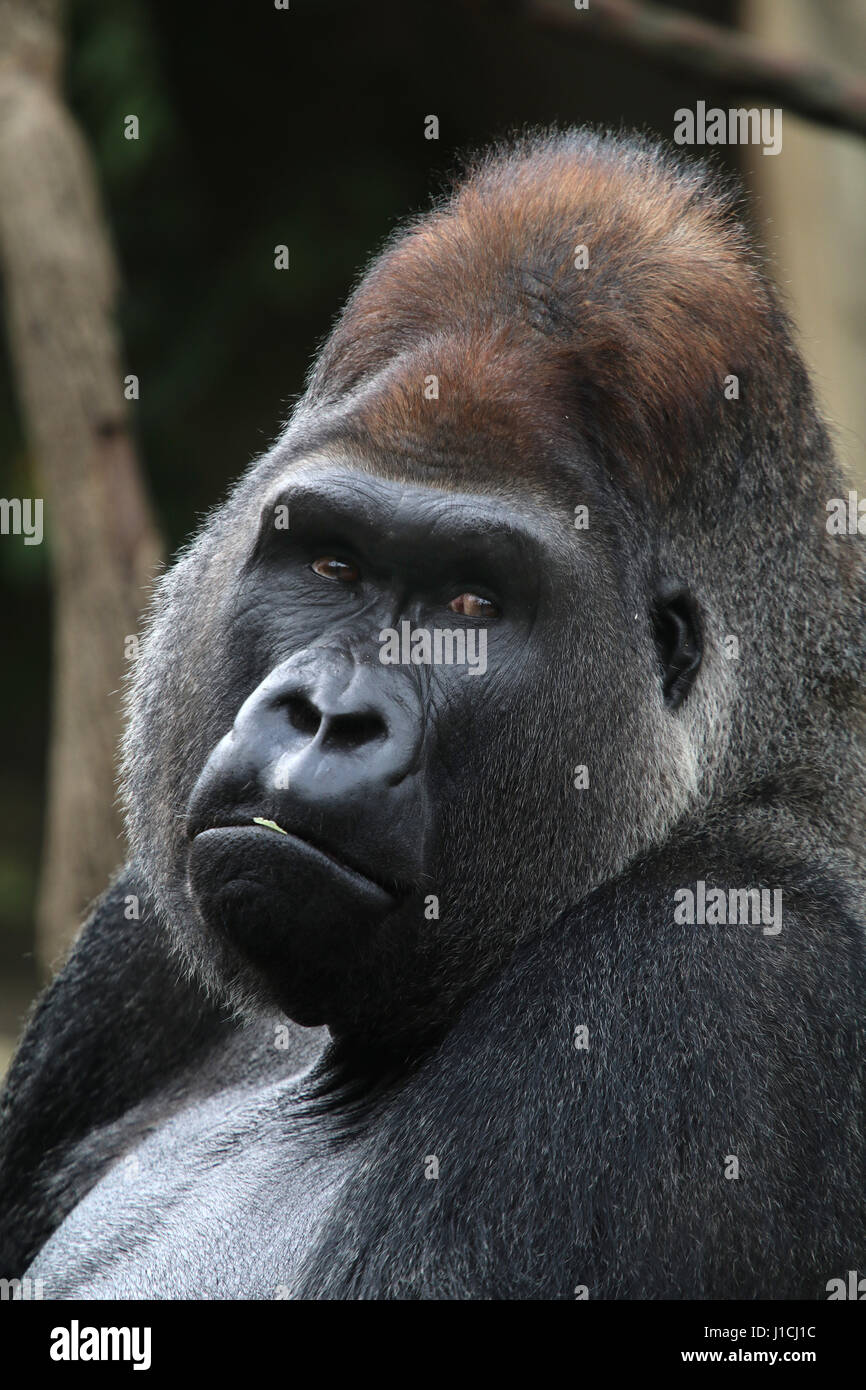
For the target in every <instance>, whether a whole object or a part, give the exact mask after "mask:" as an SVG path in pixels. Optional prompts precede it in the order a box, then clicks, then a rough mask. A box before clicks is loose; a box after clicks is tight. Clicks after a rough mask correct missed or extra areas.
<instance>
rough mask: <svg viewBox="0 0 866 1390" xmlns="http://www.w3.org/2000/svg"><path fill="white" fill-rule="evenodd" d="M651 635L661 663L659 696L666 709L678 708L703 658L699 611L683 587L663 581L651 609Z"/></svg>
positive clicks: (673, 581)
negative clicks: (662, 698)
mask: <svg viewBox="0 0 866 1390" xmlns="http://www.w3.org/2000/svg"><path fill="white" fill-rule="evenodd" d="M652 621H653V633H654V636H655V641H656V647H657V648H658V653H659V658H660V660H661V664H662V693H663V695H664V701H665V704H666V705H667V707H668V709H670V710H675V709H679V707H680V705H681V704H682V703H683V701H684V700H685V698H686V696H687V695H688V693H689V691H690V690H691V688H692V686H693V684H694V682H695V677H696V676H697V674H698V669H699V667H700V664H701V657H702V656H703V643H702V641H701V624H700V612H699V609H698V605H697V603H696V602H695V600H694V598H693V597H692V594H691V592H690V591H689V589H687V588H686V586H685V584H681V583H680V582H679V581H678V580H674V579H662V580H660V581H659V583H658V585H657V587H656V593H655V600H654V602H653V608H652Z"/></svg>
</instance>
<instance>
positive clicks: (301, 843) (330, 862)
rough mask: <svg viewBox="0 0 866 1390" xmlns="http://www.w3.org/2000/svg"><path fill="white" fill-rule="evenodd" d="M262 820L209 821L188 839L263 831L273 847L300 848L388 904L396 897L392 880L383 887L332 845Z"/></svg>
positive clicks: (357, 886)
mask: <svg viewBox="0 0 866 1390" xmlns="http://www.w3.org/2000/svg"><path fill="white" fill-rule="evenodd" d="M263 820H264V818H263V817H258V818H257V819H252V818H251V819H250V820H243V821H233V822H226V823H225V824H223V825H209V826H206V827H204V828H202V829H201V830H197V831H195V832H194V834H193V836H192V839H193V840H199V839H201V838H202V837H203V836H210V835H237V834H241V833H243V832H247V833H249V834H255V835H256V837H257V838H261V836H263V835H264V834H267V835H268V836H269V837H270V840H271V843H272V844H273V845H274V847H275V849H277V850H282V851H285V850H287V849H289V847H292V846H293V847H295V848H296V849H297V848H300V849H301V850H303V851H304V852H305V853H306V854H308V855H309V856H310V857H311V858H313V859H317V860H319V861H320V862H322V863H324V864H326V865H327V867H328V868H329V869H330V870H332V871H336V873H338V874H339V875H340V876H341V877H342V878H344V879H348V880H350V881H351V882H352V883H353V885H354V886H355V887H356V888H360V889H362V891H363V892H365V893H366V894H369V893H370V890H371V889H373V890H374V891H375V892H376V893H377V894H378V895H379V896H380V897H383V898H387V899H388V904H389V905H393V904H394V902H395V901H396V894H397V886H396V884H395V885H394V886H393V887H392V888H389V887H386V885H385V884H384V883H381V882H380V881H379V880H378V879H376V878H374V877H373V876H372V875H371V874H369V873H368V872H367V871H366V870H365V869H361V868H359V867H358V866H357V865H355V864H353V863H350V862H349V861H348V860H346V859H344V858H343V857H342V856H340V855H338V854H336V853H335V852H334V851H333V850H332V849H329V848H326V847H325V846H324V845H322V844H320V843H319V842H317V841H316V840H312V839H310V838H309V837H308V836H307V835H302V834H298V833H297V832H295V831H292V830H285V829H284V828H283V827H282V826H279V825H277V822H276V821H267V822H265V823H264V824H263ZM277 832H278V833H277Z"/></svg>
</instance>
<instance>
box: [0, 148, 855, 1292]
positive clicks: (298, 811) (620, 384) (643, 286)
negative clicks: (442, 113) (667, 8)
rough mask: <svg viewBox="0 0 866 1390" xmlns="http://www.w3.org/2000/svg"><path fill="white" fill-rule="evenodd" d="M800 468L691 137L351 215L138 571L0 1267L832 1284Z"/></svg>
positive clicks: (840, 666) (849, 1199) (838, 1071)
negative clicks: (262, 373) (225, 488)
mask: <svg viewBox="0 0 866 1390" xmlns="http://www.w3.org/2000/svg"><path fill="white" fill-rule="evenodd" d="M844 496H846V484H845V483H844V482H843V480H842V479H841V477H840V475H839V473H838V472H837V469H836V466H835V464H834V461H833V458H832V451H831V448H830V444H829V442H828V437H827V433H826V430H825V427H824V425H823V424H822V422H821V420H820V418H819V416H818V414H817V412H816V409H815V406H814V403H813V399H812V395H811V391H810V387H809V383H808V380H807V378H806V375H805V372H804V368H803V366H802V363H801V360H800V358H799V356H798V354H797V352H796V350H795V348H794V346H793V342H792V337H791V332H790V329H789V326H788V324H787V322H786V319H785V317H784V315H783V313H782V312H781V310H780V308H779V306H778V304H777V302H776V300H775V298H774V295H773V292H772V290H771V289H770V287H769V285H768V282H767V280H766V278H765V276H764V274H763V272H762V270H761V268H760V266H759V264H758V262H757V259H756V257H755V256H754V254H753V253H752V251H751V250H750V249H749V246H748V244H747V241H746V238H745V236H744V233H743V231H742V230H741V228H740V226H739V224H738V223H737V221H736V218H735V217H734V214H733V211H732V207H731V200H730V198H729V196H728V195H727V194H726V193H725V192H724V191H720V190H719V189H718V188H716V187H715V186H714V184H713V183H712V182H711V181H710V180H709V179H708V177H707V176H706V174H705V173H704V172H703V171H701V170H700V169H697V168H696V167H695V166H693V165H689V164H685V163H680V162H677V161H674V160H672V159H671V158H669V157H668V156H666V155H665V154H663V153H662V152H660V151H659V150H658V149H656V148H654V147H653V146H651V145H649V144H647V143H645V142H642V141H640V140H620V139H614V138H612V137H600V136H596V135H593V134H589V133H586V132H573V133H569V134H564V135H559V134H554V135H549V136H543V137H537V138H531V139H527V140H525V141H521V142H518V143H516V144H515V145H512V146H509V147H508V148H505V149H501V150H497V151H494V152H493V153H492V154H490V155H489V156H488V157H486V158H485V159H483V160H481V161H480V162H479V163H478V164H477V165H476V166H475V167H474V168H473V169H472V170H471V172H470V173H469V175H468V177H467V178H466V179H465V180H464V181H463V182H462V183H461V184H460V185H459V186H458V187H457V188H456V190H455V191H454V193H453V194H452V196H451V197H450V198H449V199H447V200H446V201H444V202H443V203H442V204H441V205H440V206H438V207H437V208H436V209H435V210H434V211H433V212H432V213H431V214H430V215H429V216H426V217H424V218H421V219H419V220H418V221H416V222H415V223H413V224H412V225H410V226H409V227H408V228H407V229H405V230H403V231H402V232H401V233H400V234H399V235H398V236H396V237H395V238H394V239H393V240H392V242H391V243H390V244H389V245H388V246H387V247H386V249H385V250H384V252H383V253H382V254H381V255H380V256H379V258H378V259H377V260H376V261H375V262H374V263H373V265H372V267H371V268H370V269H369V270H368V272H367V274H366V275H365V276H364V278H363V279H362V280H361V282H360V284H359V286H358V288H357V289H356V290H355V292H354V293H353V295H352V296H351V298H350V300H349V303H348V305H347V307H346V309H345V310H344V312H343V314H342V316H341V317H340V319H339V320H338V322H337V324H336V326H335V328H334V330H333V332H332V334H331V336H330V338H329V340H328V342H327V343H326V345H325V347H324V349H323V351H322V353H321V355H320V357H319V359H318V362H317V363H316V365H315V367H314V369H313V371H312V374H311V377H310V380H309V383H308V387H307V391H306V394H305V395H304V397H303V399H302V400H301V402H300V404H299V405H298V407H297V409H296V410H295V412H294V413H293V415H292V418H291V420H290V421H289V423H288V424H287V426H286V428H285V430H284V432H283V433H282V434H281V436H280V437H279V439H278V440H277V442H276V443H275V445H274V446H273V448H272V449H271V450H270V451H269V452H268V453H267V454H266V455H265V457H263V458H262V459H260V460H258V461H257V462H256V463H255V464H253V466H252V467H251V468H250V469H249V471H248V472H247V473H246V474H245V476H244V477H243V478H242V479H241V481H240V482H239V483H238V485H237V487H236V488H235V490H234V491H233V493H232V495H231V496H230V498H229V499H228V501H227V502H226V503H225V504H224V505H223V506H222V507H220V508H219V509H218V510H217V511H216V512H215V513H214V514H213V515H212V516H211V518H210V519H209V520H208V522H207V524H206V525H205V526H204V528H203V530H202V531H201V532H200V534H199V535H198V537H197V538H196V540H195V541H194V542H193V543H192V544H191V545H190V547H189V548H188V549H187V550H186V552H185V553H184V554H183V555H182V556H181V558H180V559H179V560H178V561H177V563H176V564H175V566H174V568H173V569H172V570H171V571H170V572H169V573H168V574H167V576H166V577H165V578H164V580H163V581H162V582H161V584H160V585H159V588H158V591H157V594H156V597H155V600H154V604H153V610H152V617H151V621H150V626H149V631H148V634H147V638H146V641H145V644H144V650H143V655H142V657H141V659H140V662H139V663H138V669H137V672H136V676H135V680H134V683H133V687H132V690H131V692H130V699H129V718H128V731H127V735H126V743H125V771H124V789H125V799H126V807H127V817H128V827H129V834H130V844H131V850H132V853H131V860H130V863H129V865H128V866H127V869H126V870H125V872H124V876H123V877H122V878H121V879H120V880H119V882H118V883H117V884H116V885H115V886H114V888H113V889H112V890H110V891H109V893H108V895H107V896H106V897H105V899H103V901H102V902H101V904H100V905H99V906H98V907H97V909H96V912H95V914H94V917H93V918H92V919H91V921H90V923H89V924H88V926H87V927H86V928H85V930H84V932H83V934H82V935H81V937H80V938H79V941H78V943H77V945H76V947H75V949H74V951H73V953H72V956H71V958H70V961H69V963H68V964H67V966H66V968H65V970H64V971H63V972H62V974H61V975H60V976H59V977H58V979H57V980H56V981H55V982H54V984H53V985H52V986H51V988H50V990H49V991H48V992H47V994H46V995H45V996H44V998H43V999H42V1001H41V1003H40V1005H39V1007H38V1009H37V1011H36V1013H35V1016H34V1019H33V1020H32V1022H31V1025H30V1029H29V1031H28V1033H27V1034H26V1036H25V1039H24V1042H23V1043H22V1046H21V1048H20V1050H19V1054H18V1057H17V1059H16V1062H15V1064H14V1065H13V1068H12V1072H11V1075H10V1079H9V1083H8V1086H7V1092H6V1097H5V1112H6V1118H5V1123H4V1127H3V1139H2V1149H0V1160H2V1168H0V1197H2V1202H3V1212H4V1217H3V1226H4V1242H3V1246H2V1260H3V1265H4V1268H3V1270H2V1272H3V1273H4V1274H6V1275H7V1276H11V1275H13V1274H17V1273H20V1272H22V1271H23V1270H24V1269H25V1268H29V1271H30V1273H31V1274H33V1275H34V1276H41V1277H42V1278H43V1279H44V1280H45V1292H46V1295H47V1296H52V1297H78V1296H88V1295H91V1296H112V1295H120V1296H125V1297H126V1296H128V1297H186V1298H197V1297H228V1298H245V1297H262V1298H268V1297H297V1298H340V1297H365V1298H388V1297H410V1298H490V1297H495V1298H554V1299H556V1298H573V1297H575V1295H576V1291H577V1294H578V1296H580V1294H583V1293H585V1294H586V1295H588V1296H589V1297H591V1298H710V1297H722V1298H732V1297H747V1298H792V1297H803V1296H804V1297H810V1298H818V1297H826V1290H827V1287H828V1283H829V1281H831V1280H833V1279H836V1278H838V1277H840V1276H843V1275H844V1274H845V1271H847V1270H849V1269H856V1268H860V1269H863V1268H864V1267H866V1248H864V1238H866V1219H864V1217H866V1212H864V1190H866V1189H864V1143H866V1140H864V1112H863V1101H864V1074H863V1067H864V1037H863V1026H864V1025H863V1002H864V982H866V962H864V903H863V889H864V881H863V880H864V874H863V855H862V845H863V839H862V836H863V814H862V788H863V785H864V770H866V769H864V746H863V690H862V670H863V658H864V635H863V634H864V623H863V618H864V568H863V557H862V550H861V541H860V538H859V537H858V536H857V535H856V534H855V535H849V534H847V532H846V533H845V534H840V535H837V534H833V533H832V529H828V526H827V524H826V523H827V513H828V503H832V500H833V499H834V498H841V497H844ZM130 903H132V904H138V905H139V908H138V919H137V920H136V919H135V913H134V911H133V912H132V913H131V912H130V907H129V905H130ZM130 916H131V917H132V920H128V919H129V918H130ZM25 1175H26V1176H25Z"/></svg>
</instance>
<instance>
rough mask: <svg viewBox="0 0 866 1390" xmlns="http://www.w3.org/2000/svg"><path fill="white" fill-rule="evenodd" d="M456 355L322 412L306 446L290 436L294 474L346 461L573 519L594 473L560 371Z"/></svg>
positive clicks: (437, 353) (410, 367)
mask: <svg viewBox="0 0 866 1390" xmlns="http://www.w3.org/2000/svg"><path fill="white" fill-rule="evenodd" d="M454 349H455V344H454V343H453V342H447V343H446V342H435V343H431V344H428V345H427V346H426V347H423V348H421V349H419V350H416V351H413V352H412V353H410V354H406V355H404V356H403V357H401V358H400V359H399V360H397V361H395V362H394V363H393V364H390V365H389V367H388V368H387V369H386V370H384V371H383V372H381V373H379V375H378V376H377V377H376V378H375V379H374V380H373V381H371V382H369V383H364V384H363V385H362V386H360V387H359V388H357V389H356V390H355V391H353V392H352V393H351V394H350V395H349V396H348V397H346V398H345V399H343V400H342V401H338V402H335V403H332V404H329V406H328V407H327V408H326V409H325V410H324V411H322V410H318V411H316V412H314V413H313V414H312V415H311V417H310V418H309V419H308V420H306V421H305V422H304V423H305V428H304V429H303V430H302V431H301V432H300V437H297V436H293V432H292V431H291V430H290V431H289V433H288V434H287V436H286V439H285V441H284V447H285V462H286V465H287V466H288V467H291V468H293V469H297V468H299V467H304V468H306V467H322V466H328V465H329V464H332V463H333V462H335V461H337V460H339V461H342V462H348V463H350V465H351V467H352V468H354V469H355V470H357V471H358V472H361V473H368V474H373V475H376V476H377V477H380V478H384V479H390V480H393V481H395V482H399V483H400V484H401V485H403V486H404V487H407V488H408V487H413V486H414V487H419V488H433V489H438V490H441V491H443V492H448V493H452V494H461V493H464V494H473V495H476V494H484V495H487V496H490V497H491V498H499V499H501V500H502V501H507V502H509V503H511V504H512V505H515V506H519V505H520V504H521V503H526V504H528V505H530V506H546V507H548V508H549V507H551V506H554V507H562V508H567V509H568V510H569V511H573V508H574V506H575V505H576V504H577V503H579V502H580V501H582V500H585V493H586V491H587V488H588V486H589V484H590V481H591V469H590V468H589V466H588V461H587V459H586V457H585V455H584V454H583V452H582V451H581V448H580V443H579V440H577V439H575V436H574V432H573V428H572V426H573V423H574V422H573V421H571V420H569V418H568V412H567V411H566V410H564V409H563V408H561V407H560V406H559V405H558V399H557V398H558V395H559V391H558V386H559V382H558V381H557V380H556V379H555V373H554V372H553V371H552V370H551V367H550V364H548V363H545V362H544V361H538V360H533V358H532V357H531V356H527V355H526V354H525V353H521V354H520V355H519V360H518V359H517V354H515V353H513V352H509V351H508V349H506V348H503V349H502V350H501V351H500V352H499V353H498V354H496V355H494V356H490V355H489V354H485V353H484V352H482V351H479V352H478V354H477V355H476V356H472V355H471V354H470V355H469V356H468V357H467V356H466V354H465V353H464V354H462V355H459V356H458V355H455V352H454Z"/></svg>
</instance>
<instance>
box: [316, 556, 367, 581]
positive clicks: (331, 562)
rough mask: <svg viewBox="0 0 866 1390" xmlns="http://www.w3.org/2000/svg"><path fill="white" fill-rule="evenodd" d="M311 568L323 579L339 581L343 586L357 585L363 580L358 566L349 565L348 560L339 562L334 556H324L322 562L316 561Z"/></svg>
mask: <svg viewBox="0 0 866 1390" xmlns="http://www.w3.org/2000/svg"><path fill="white" fill-rule="evenodd" d="M310 568H311V569H314V570H315V572H316V574H320V575H321V576H322V578H323V579H339V580H341V581H342V583H343V584H356V583H357V582H358V580H359V579H360V578H361V572H360V570H359V569H358V566H357V565H352V564H349V562H348V561H347V560H338V559H336V557H335V556H333V555H323V556H322V558H321V559H320V560H314V561H313V563H312V565H311V566H310Z"/></svg>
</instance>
